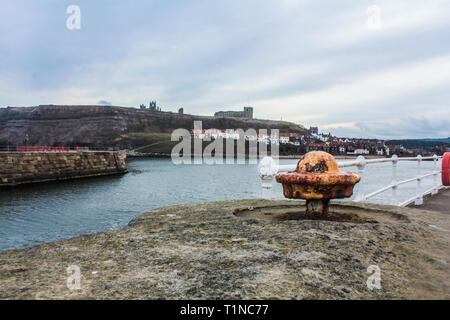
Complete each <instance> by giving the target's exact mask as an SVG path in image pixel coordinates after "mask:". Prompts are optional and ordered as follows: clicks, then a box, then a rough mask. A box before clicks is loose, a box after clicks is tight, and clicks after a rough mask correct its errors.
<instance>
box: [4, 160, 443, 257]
mask: <svg viewBox="0 0 450 320" xmlns="http://www.w3.org/2000/svg"><path fill="white" fill-rule="evenodd" d="M280 162H281V164H289V163H296V160H293V159H289V160H288V159H284V160H280ZM127 165H128V169H129V173H128V174H126V175H123V176H109V177H101V178H95V179H82V180H72V181H63V182H52V183H46V184H36V185H28V186H22V187H18V188H4V189H0V251H2V250H7V249H15V248H23V247H28V246H32V245H36V244H41V243H44V242H49V241H54V240H59V239H65V238H70V237H75V236H79V235H81V234H88V233H93V232H101V231H106V230H111V229H118V228H121V227H124V226H125V225H126V224H127V223H128V222H129V221H130V220H131V219H132V218H134V217H135V216H137V215H140V214H142V213H144V212H146V211H149V210H152V209H155V208H158V207H163V206H167V205H173V204H183V203H198V202H205V201H218V200H231V199H246V198H261V197H265V198H270V199H283V194H282V188H281V185H279V184H277V183H276V182H274V183H273V188H272V189H270V190H263V189H262V188H261V182H260V180H259V177H258V173H257V165H256V164H242V165H238V164H234V165H174V164H173V163H172V162H171V161H170V159H134V160H130V161H129V162H128V164H127ZM433 167H434V164H433V162H428V161H424V162H422V172H423V174H425V173H427V172H431V171H432V170H433ZM439 167H440V163H439ZM346 170H347V171H356V168H346ZM417 175H418V171H417V163H416V162H410V161H402V162H399V164H398V173H397V178H398V179H399V180H400V179H401V180H403V179H408V178H412V177H415V176H417ZM438 178H439V179H440V177H438ZM391 179H392V165H391V164H390V163H381V164H373V165H368V166H367V167H366V170H365V174H364V176H363V179H362V181H361V182H360V184H362V187H363V188H364V190H365V192H366V193H368V192H371V191H375V190H377V189H379V188H381V187H383V186H386V185H387V184H389V183H390V181H391ZM438 182H440V180H439V181H438ZM432 186H433V178H431V177H430V178H426V179H424V180H423V181H422V186H421V188H422V189H423V190H426V189H429V188H431V187H432ZM415 191H416V183H415V182H414V183H410V184H407V185H403V186H400V187H399V189H398V191H397V193H398V200H399V201H402V200H406V199H408V198H410V197H412V196H413V195H414V194H415ZM391 201H392V200H391V192H390V191H387V192H385V193H383V194H380V195H378V196H377V197H374V198H372V199H370V201H369V202H375V203H386V204H389V203H391Z"/></svg>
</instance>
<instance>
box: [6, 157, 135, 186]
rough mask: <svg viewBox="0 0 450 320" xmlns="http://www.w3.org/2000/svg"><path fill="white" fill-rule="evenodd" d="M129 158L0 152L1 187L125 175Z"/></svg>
mask: <svg viewBox="0 0 450 320" xmlns="http://www.w3.org/2000/svg"><path fill="white" fill-rule="evenodd" d="M125 158H126V154H125V152H122V151H114V152H108V151H101V152H91V151H89V152H45V151H44V152H0V186H15V185H19V184H25V183H35V182H44V181H54V180H67V179H76V178H85V177H93V176H103V175H110V174H120V173H126V172H127V167H126V164H125Z"/></svg>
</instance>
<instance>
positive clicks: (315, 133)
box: [192, 127, 450, 156]
mask: <svg viewBox="0 0 450 320" xmlns="http://www.w3.org/2000/svg"><path fill="white" fill-rule="evenodd" d="M308 133H309V134H308V135H300V134H298V133H280V134H279V135H271V134H256V133H255V134H251V133H248V132H246V133H245V134H244V138H245V140H247V141H257V142H266V143H269V144H280V145H283V146H284V148H283V149H284V152H286V151H288V150H289V149H290V150H291V153H293V154H303V153H306V152H310V151H325V152H328V153H331V154H333V155H349V156H350V155H354V156H358V155H374V156H390V155H393V154H396V155H398V156H417V155H419V154H420V155H423V156H427V155H433V154H437V155H442V154H443V153H444V152H449V151H450V145H449V144H448V143H447V144H439V145H434V146H428V147H420V148H407V147H405V146H403V145H402V144H396V143H391V140H381V139H361V138H345V137H335V136H333V135H332V134H330V133H319V128H318V127H310V128H309V129H308ZM239 134H240V133H239V131H238V130H232V129H227V130H219V129H202V130H195V129H194V130H192V135H193V137H194V138H197V139H202V140H210V139H217V138H223V139H235V140H237V139H239ZM392 141H394V140H392Z"/></svg>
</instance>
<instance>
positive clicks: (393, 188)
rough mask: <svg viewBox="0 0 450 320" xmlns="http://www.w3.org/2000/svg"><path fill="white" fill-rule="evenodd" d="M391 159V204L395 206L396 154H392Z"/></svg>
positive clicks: (396, 201)
mask: <svg viewBox="0 0 450 320" xmlns="http://www.w3.org/2000/svg"><path fill="white" fill-rule="evenodd" d="M391 159H392V204H393V205H394V206H396V205H397V204H398V200H397V187H398V186H397V162H398V157H397V155H395V154H394V155H393V156H392V157H391Z"/></svg>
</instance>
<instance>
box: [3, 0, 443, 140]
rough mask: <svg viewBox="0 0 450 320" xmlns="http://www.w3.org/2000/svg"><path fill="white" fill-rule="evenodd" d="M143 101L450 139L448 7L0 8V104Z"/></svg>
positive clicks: (295, 2)
mask: <svg viewBox="0 0 450 320" xmlns="http://www.w3.org/2000/svg"><path fill="white" fill-rule="evenodd" d="M71 5H76V6H78V8H79V9H80V15H79V16H78V15H76V12H75V11H72V10H69V12H68V11H67V10H68V7H69V6H71ZM78 17H79V20H77V19H78ZM77 21H79V22H80V23H79V28H77V26H78V25H76V22H77ZM68 25H69V26H68ZM74 27H75V28H74ZM150 100H157V102H158V105H159V106H160V107H162V109H163V110H169V111H177V110H178V108H179V107H183V108H184V111H185V113H190V114H200V115H213V114H214V112H216V111H219V110H241V109H242V108H243V107H244V106H246V105H250V106H253V107H254V115H255V117H257V118H259V119H272V120H280V119H282V120H287V121H292V122H295V123H298V124H302V125H304V126H306V127H308V126H310V125H312V126H319V130H320V131H322V132H331V133H332V134H334V135H337V136H350V137H366V138H385V139H391V138H431V137H449V136H450V1H449V0H445V1H444V0H428V1H423V0H422V1H420V0H404V1H402V0H396V1H392V0H384V1H382V0H380V1H373V0H322V1H317V0H273V1H268V0H266V1H260V0H239V1H235V0H184V1H180V0H170V1H167V0H155V1H148V0H133V1H116V0H96V1H92V0H91V1H85V0H71V1H65V0H52V1H50V0H37V1H31V0H27V1H24V0H15V1H4V2H2V5H1V6H0V106H33V105H39V104H104V105H118V106H131V107H137V106H139V105H140V104H141V103H144V104H147V105H148V102H149V101H150Z"/></svg>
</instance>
